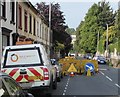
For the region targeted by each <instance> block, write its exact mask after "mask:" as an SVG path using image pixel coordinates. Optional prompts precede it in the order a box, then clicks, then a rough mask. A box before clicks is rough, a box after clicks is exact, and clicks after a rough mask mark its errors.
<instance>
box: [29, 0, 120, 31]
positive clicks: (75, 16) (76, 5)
mask: <svg viewBox="0 0 120 97" xmlns="http://www.w3.org/2000/svg"><path fill="white" fill-rule="evenodd" d="M99 1H101V0H30V2H31V3H32V4H33V5H35V4H36V2H47V3H53V4H54V3H59V4H60V6H61V9H60V10H61V11H63V15H65V19H66V20H65V22H66V24H67V25H68V27H69V28H74V29H76V28H77V27H78V26H79V24H80V22H81V21H82V20H84V17H85V15H86V13H87V11H88V9H89V8H90V7H91V6H92V5H93V4H94V3H98V2H99ZM106 1H109V2H110V6H111V8H113V10H114V11H115V10H117V9H118V1H120V0H106Z"/></svg>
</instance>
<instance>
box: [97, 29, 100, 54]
mask: <svg viewBox="0 0 120 97" xmlns="http://www.w3.org/2000/svg"><path fill="white" fill-rule="evenodd" d="M99 36H100V35H99V31H98V37H97V52H99V51H98V49H99V40H100V39H99Z"/></svg>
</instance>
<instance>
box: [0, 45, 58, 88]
mask: <svg viewBox="0 0 120 97" xmlns="http://www.w3.org/2000/svg"><path fill="white" fill-rule="evenodd" d="M1 66H2V67H1V69H2V71H3V72H5V73H7V74H9V75H10V76H11V77H12V78H13V79H15V80H16V81H17V82H19V83H20V84H21V86H22V87H23V88H25V89H26V88H36V87H44V88H45V87H52V88H53V89H56V88H57V79H56V70H55V68H54V66H52V64H51V62H50V59H49V58H48V56H47V53H46V51H45V49H44V47H43V45H41V44H29V45H17V46H7V47H5V49H4V52H3V58H2V65H1Z"/></svg>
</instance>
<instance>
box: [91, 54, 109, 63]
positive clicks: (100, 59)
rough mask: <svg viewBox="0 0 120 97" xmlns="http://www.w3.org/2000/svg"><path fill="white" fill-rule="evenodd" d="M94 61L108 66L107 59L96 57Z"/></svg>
mask: <svg viewBox="0 0 120 97" xmlns="http://www.w3.org/2000/svg"><path fill="white" fill-rule="evenodd" d="M93 59H94V60H97V61H98V63H99V64H106V62H107V61H106V58H105V57H103V56H95V57H94V58H93Z"/></svg>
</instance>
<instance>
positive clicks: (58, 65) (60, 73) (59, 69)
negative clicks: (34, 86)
mask: <svg viewBox="0 0 120 97" xmlns="http://www.w3.org/2000/svg"><path fill="white" fill-rule="evenodd" d="M51 63H52V65H54V67H55V68H56V71H57V81H58V82H60V81H61V78H62V77H63V76H62V66H61V64H60V63H59V62H58V61H57V60H56V59H51Z"/></svg>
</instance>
